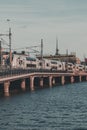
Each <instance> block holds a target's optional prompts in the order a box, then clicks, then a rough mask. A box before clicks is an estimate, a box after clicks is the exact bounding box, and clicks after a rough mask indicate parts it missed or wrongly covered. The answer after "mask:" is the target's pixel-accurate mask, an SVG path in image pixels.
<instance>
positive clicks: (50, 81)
mask: <svg viewBox="0 0 87 130" xmlns="http://www.w3.org/2000/svg"><path fill="white" fill-rule="evenodd" d="M49 87H52V76H49Z"/></svg>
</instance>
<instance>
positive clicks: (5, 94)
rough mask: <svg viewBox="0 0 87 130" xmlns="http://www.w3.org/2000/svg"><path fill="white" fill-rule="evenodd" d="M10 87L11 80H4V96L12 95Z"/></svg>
mask: <svg viewBox="0 0 87 130" xmlns="http://www.w3.org/2000/svg"><path fill="white" fill-rule="evenodd" d="M9 87H10V82H9V81H7V82H4V96H9V95H10V93H9Z"/></svg>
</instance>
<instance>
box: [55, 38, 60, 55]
mask: <svg viewBox="0 0 87 130" xmlns="http://www.w3.org/2000/svg"><path fill="white" fill-rule="evenodd" d="M55 55H59V49H58V39H57V38H56V53H55Z"/></svg>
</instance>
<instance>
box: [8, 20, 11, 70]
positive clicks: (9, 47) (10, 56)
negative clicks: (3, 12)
mask: <svg viewBox="0 0 87 130" xmlns="http://www.w3.org/2000/svg"><path fill="white" fill-rule="evenodd" d="M7 22H8V23H9V34H8V36H9V66H10V70H11V62H12V52H11V36H12V33H11V27H10V19H7Z"/></svg>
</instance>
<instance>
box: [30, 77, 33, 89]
mask: <svg viewBox="0 0 87 130" xmlns="http://www.w3.org/2000/svg"><path fill="white" fill-rule="evenodd" d="M30 90H31V91H34V76H30Z"/></svg>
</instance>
